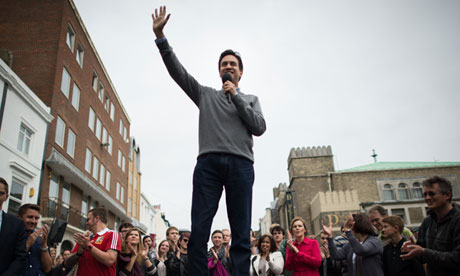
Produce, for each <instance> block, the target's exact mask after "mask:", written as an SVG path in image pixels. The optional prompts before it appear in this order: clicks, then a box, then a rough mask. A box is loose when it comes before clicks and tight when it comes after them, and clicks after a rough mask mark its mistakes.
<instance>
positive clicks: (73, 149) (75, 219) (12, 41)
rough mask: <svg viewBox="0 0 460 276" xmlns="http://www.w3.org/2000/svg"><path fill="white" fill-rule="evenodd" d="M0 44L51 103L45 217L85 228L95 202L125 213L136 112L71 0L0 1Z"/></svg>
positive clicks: (119, 216)
mask: <svg viewBox="0 0 460 276" xmlns="http://www.w3.org/2000/svg"><path fill="white" fill-rule="evenodd" d="M0 10H1V14H2V21H1V22H0V32H1V33H2V35H1V36H0V48H2V49H6V50H8V51H10V52H11V53H12V55H13V60H14V62H13V67H12V69H13V71H14V72H15V73H16V74H17V75H18V76H19V77H21V79H22V80H23V81H24V82H25V83H26V84H27V85H28V86H29V87H30V88H31V89H32V90H33V91H34V92H35V93H36V95H37V96H38V97H39V98H40V99H41V100H42V101H43V102H44V103H45V105H47V106H48V107H50V108H51V114H52V116H53V117H54V119H53V121H52V122H51V124H50V126H49V130H48V140H47V143H46V147H45V153H44V160H45V165H44V166H43V169H42V173H41V187H40V193H39V195H38V203H39V204H40V206H41V207H42V217H43V221H45V222H46V221H51V220H52V219H53V218H61V219H64V220H66V221H68V223H69V225H68V227H67V229H68V231H67V232H66V235H65V238H67V239H69V240H73V239H72V238H71V236H72V234H73V233H74V232H76V231H83V230H84V229H85V221H86V215H87V212H88V210H89V209H91V208H94V207H96V206H104V207H105V208H107V209H108V210H109V217H108V226H109V227H110V228H117V226H118V225H119V224H120V222H122V221H131V219H130V218H129V217H128V216H127V214H126V201H127V200H126V199H127V186H128V158H129V139H128V137H129V126H130V119H129V117H128V114H127V112H126V110H125V109H124V107H123V105H122V103H121V101H120V99H119V97H118V94H117V91H116V90H115V87H114V86H113V84H112V82H111V80H110V77H109V75H108V73H107V71H106V69H105V67H104V65H103V63H102V60H101V59H100V57H99V55H98V53H97V50H96V48H95V46H94V44H93V42H92V41H91V38H90V35H89V33H88V31H87V30H86V28H85V25H84V24H83V21H82V20H81V17H80V15H79V13H78V11H77V9H76V7H75V4H74V3H73V1H72V0H53V1H51V0H48V1H33V0H25V1H13V0H6V1H1V2H0Z"/></svg>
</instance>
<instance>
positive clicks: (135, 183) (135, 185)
mask: <svg viewBox="0 0 460 276" xmlns="http://www.w3.org/2000/svg"><path fill="white" fill-rule="evenodd" d="M134 191H137V177H136V176H134Z"/></svg>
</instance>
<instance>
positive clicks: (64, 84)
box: [61, 67, 72, 99]
mask: <svg viewBox="0 0 460 276" xmlns="http://www.w3.org/2000/svg"><path fill="white" fill-rule="evenodd" d="M71 82H72V77H71V76H70V73H69V71H67V69H66V68H65V67H63V69H62V79H61V92H62V94H64V96H65V97H66V98H67V99H69V95H70V83H71Z"/></svg>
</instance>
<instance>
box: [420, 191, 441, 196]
mask: <svg viewBox="0 0 460 276" xmlns="http://www.w3.org/2000/svg"><path fill="white" fill-rule="evenodd" d="M437 194H440V192H431V191H429V192H424V193H423V197H427V196H430V197H433V196H435V195H437Z"/></svg>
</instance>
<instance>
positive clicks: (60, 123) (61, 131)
mask: <svg viewBox="0 0 460 276" xmlns="http://www.w3.org/2000/svg"><path fill="white" fill-rule="evenodd" d="M65 128H66V124H65V122H64V120H62V119H61V117H59V116H57V121H56V135H55V138H54V141H55V142H56V144H58V145H59V146H61V147H62V148H64V139H65Z"/></svg>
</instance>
